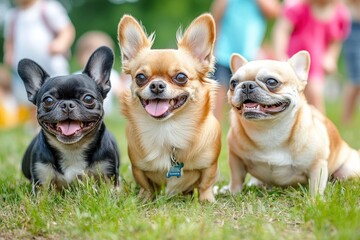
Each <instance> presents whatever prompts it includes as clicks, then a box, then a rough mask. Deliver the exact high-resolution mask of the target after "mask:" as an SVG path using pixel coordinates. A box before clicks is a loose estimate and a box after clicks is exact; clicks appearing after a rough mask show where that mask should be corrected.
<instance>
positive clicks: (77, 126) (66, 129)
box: [43, 119, 97, 143]
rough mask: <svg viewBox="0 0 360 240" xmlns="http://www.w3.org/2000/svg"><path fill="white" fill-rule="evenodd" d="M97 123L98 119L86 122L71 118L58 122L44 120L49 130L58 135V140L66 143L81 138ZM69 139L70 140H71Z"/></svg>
mask: <svg viewBox="0 0 360 240" xmlns="http://www.w3.org/2000/svg"><path fill="white" fill-rule="evenodd" d="M96 123H97V122H96V121H89V122H84V121H78V120H71V119H67V120H64V121H60V122H57V123H50V122H43V124H44V126H45V127H46V128H47V130H48V131H50V132H51V133H53V134H54V135H56V137H57V138H58V140H60V141H62V142H66V143H70V142H71V143H72V142H74V141H75V142H76V141H78V140H80V139H81V137H82V136H83V135H84V134H85V133H86V132H88V131H90V130H91V129H93V128H94V126H95V125H96ZM65 139H66V140H65ZM70 139H72V140H70ZM75 139H77V140H75ZM67 140H69V142H68V141H67Z"/></svg>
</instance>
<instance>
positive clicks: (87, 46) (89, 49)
mask: <svg viewBox="0 0 360 240" xmlns="http://www.w3.org/2000/svg"><path fill="white" fill-rule="evenodd" d="M101 46H107V47H109V48H111V49H112V50H114V41H113V40H112V39H111V37H110V36H109V35H108V34H107V33H105V32H101V31H89V32H86V33H84V34H83V35H81V36H80V38H79V39H78V41H77V43H76V52H75V56H76V60H77V62H78V64H79V65H80V68H82V69H84V67H85V64H86V63H87V61H88V60H89V58H90V56H91V54H92V53H93V52H94V51H95V50H96V49H97V48H99V47H101ZM130 81H131V79H130V78H129V77H128V76H126V75H124V74H120V75H119V73H118V72H117V71H116V70H114V69H112V70H111V75H110V82H111V90H110V92H109V93H108V95H107V97H106V98H105V101H104V111H105V114H109V113H111V112H113V110H114V105H115V102H116V101H117V98H118V96H119V95H120V92H121V90H123V89H125V88H130ZM116 111H118V110H116Z"/></svg>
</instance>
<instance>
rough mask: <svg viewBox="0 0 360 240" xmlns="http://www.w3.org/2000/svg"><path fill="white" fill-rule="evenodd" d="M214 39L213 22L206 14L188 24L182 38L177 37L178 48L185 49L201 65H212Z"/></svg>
mask: <svg viewBox="0 0 360 240" xmlns="http://www.w3.org/2000/svg"><path fill="white" fill-rule="evenodd" d="M215 38H216V33H215V21H214V19H213V17H212V16H211V15H210V14H208V13H206V14H202V15H201V16H199V17H198V18H196V19H195V20H194V21H193V22H192V23H191V24H190V26H189V27H188V28H187V29H186V31H185V33H184V35H183V37H180V36H178V47H179V48H183V49H187V50H188V51H189V52H190V53H191V54H192V55H193V56H194V57H195V58H197V59H198V60H199V61H200V62H201V63H202V64H204V65H212V64H213V62H214V57H213V48H214V43H215Z"/></svg>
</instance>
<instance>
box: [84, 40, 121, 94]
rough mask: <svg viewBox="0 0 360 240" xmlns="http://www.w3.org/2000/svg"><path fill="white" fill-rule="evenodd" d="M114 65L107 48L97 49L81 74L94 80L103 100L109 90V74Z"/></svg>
mask: <svg viewBox="0 0 360 240" xmlns="http://www.w3.org/2000/svg"><path fill="white" fill-rule="evenodd" d="M113 64H114V53H113V51H112V50H111V49H110V48H109V47H105V46H103V47H99V48H98V49H96V50H95V52H94V53H93V54H92V55H91V57H90V58H89V60H88V62H87V64H86V66H85V69H84V71H83V74H86V75H88V76H89V77H91V78H92V79H94V80H95V82H96V83H97V85H98V86H99V87H100V88H101V91H102V96H103V98H105V97H106V95H107V93H108V92H109V91H110V89H111V83H110V73H111V69H112V67H113Z"/></svg>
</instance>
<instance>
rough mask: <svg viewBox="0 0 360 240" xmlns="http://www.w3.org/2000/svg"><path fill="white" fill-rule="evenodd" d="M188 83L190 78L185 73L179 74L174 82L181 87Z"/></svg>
mask: <svg viewBox="0 0 360 240" xmlns="http://www.w3.org/2000/svg"><path fill="white" fill-rule="evenodd" d="M187 81H188V77H187V76H186V75H185V74H184V73H178V74H177V75H176V76H175V78H174V82H175V83H177V84H180V85H184V84H185V83H187Z"/></svg>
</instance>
